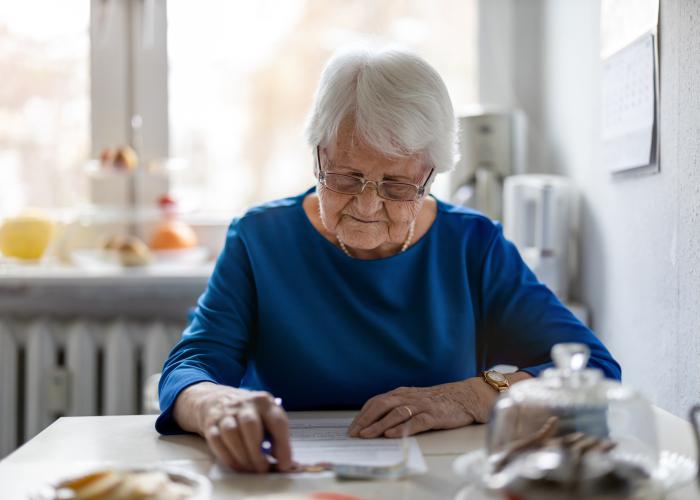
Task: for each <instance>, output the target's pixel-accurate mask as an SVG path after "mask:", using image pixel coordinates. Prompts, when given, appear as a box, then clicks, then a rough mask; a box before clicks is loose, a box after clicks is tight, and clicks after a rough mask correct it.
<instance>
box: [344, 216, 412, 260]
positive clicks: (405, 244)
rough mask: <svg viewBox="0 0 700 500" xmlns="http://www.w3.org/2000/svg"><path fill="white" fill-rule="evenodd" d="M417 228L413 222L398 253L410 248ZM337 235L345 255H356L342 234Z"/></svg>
mask: <svg viewBox="0 0 700 500" xmlns="http://www.w3.org/2000/svg"><path fill="white" fill-rule="evenodd" d="M415 229H416V223H415V222H413V223H411V227H409V228H408V236H406V240H405V241H404V242H403V245H401V250H399V251H398V252H397V254H400V253H403V252H405V251H406V249H407V248H408V245H410V244H411V240H412V239H413V232H414V230H415ZM335 237H336V238H337V239H338V243H339V244H340V248H341V250H342V251H343V252H344V253H345V255H347V256H348V257H350V258H351V259H353V258H354V257H353V256H352V254H351V253H350V251H349V250H348V247H346V246H345V243H344V242H343V240H341V239H340V236H338V235H337V234H336V235H335Z"/></svg>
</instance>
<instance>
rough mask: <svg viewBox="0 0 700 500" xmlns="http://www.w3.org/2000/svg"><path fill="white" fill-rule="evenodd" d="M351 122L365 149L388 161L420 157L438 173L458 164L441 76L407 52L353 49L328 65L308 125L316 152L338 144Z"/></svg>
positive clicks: (452, 122) (451, 114)
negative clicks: (340, 133) (342, 126)
mask: <svg viewBox="0 0 700 500" xmlns="http://www.w3.org/2000/svg"><path fill="white" fill-rule="evenodd" d="M345 118H352V119H353V120H354V122H355V129H356V132H357V133H358V134H359V136H360V137H361V138H362V139H363V140H364V141H365V143H366V144H368V145H369V146H371V147H373V148H374V149H376V150H377V151H380V152H382V153H384V154H386V155H387V156H409V155H412V154H415V153H421V154H422V155H423V159H424V161H425V162H426V163H427V164H428V165H429V166H430V167H432V168H435V171H436V172H447V171H449V170H451V169H452V168H453V167H454V164H455V161H456V159H457V147H456V122H455V116H454V111H453V109H452V102H451V101H450V96H449V94H448V92H447V88H446V87H445V84H444V82H443V81H442V78H440V75H439V74H438V73H437V71H435V69H433V67H432V66H430V65H429V64H428V63H427V62H426V61H425V60H424V59H422V58H421V57H419V56H417V55H415V54H413V53H411V52H408V51H406V50H403V49H397V48H385V49H370V48H350V49H346V50H343V51H341V52H337V53H336V54H335V55H333V57H331V59H330V60H329V61H328V63H327V64H326V67H325V69H324V70H323V73H322V74H321V80H320V82H319V85H318V89H317V91H316V97H315V99H314V104H313V107H312V109H311V113H310V115H309V118H308V121H307V124H306V138H307V141H308V142H309V144H310V145H311V146H312V147H316V146H317V145H320V146H327V145H328V144H329V143H331V142H332V141H334V140H335V139H336V138H337V134H338V130H339V128H340V124H341V122H342V121H343V120H344V119H345Z"/></svg>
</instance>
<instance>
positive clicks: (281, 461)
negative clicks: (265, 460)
mask: <svg viewBox="0 0 700 500" xmlns="http://www.w3.org/2000/svg"><path fill="white" fill-rule="evenodd" d="M260 415H261V416H262V420H263V424H264V425H265V428H266V429H267V431H268V433H269V434H270V437H271V439H272V456H273V457H275V458H276V459H277V468H278V469H279V470H280V471H286V470H291V469H293V468H294V465H295V464H294V461H293V460H292V447H291V445H290V443H289V422H288V421H287V415H286V414H285V413H284V410H283V409H282V408H280V407H279V406H277V405H274V406H271V407H269V408H268V410H267V411H263V412H261V413H260Z"/></svg>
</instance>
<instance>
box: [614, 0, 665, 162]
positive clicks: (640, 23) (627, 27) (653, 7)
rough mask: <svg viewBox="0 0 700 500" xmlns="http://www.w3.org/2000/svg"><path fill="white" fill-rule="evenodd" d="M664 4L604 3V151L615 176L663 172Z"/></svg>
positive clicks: (651, 0) (642, 0) (647, 0)
mask: <svg viewBox="0 0 700 500" xmlns="http://www.w3.org/2000/svg"><path fill="white" fill-rule="evenodd" d="M658 28H659V0H601V11H600V56H601V59H602V76H601V80H602V81H601V84H602V87H601V119H602V120H601V149H602V160H603V164H604V165H605V167H606V168H607V169H608V170H609V171H610V172H612V173H613V174H620V173H624V172H628V171H635V172H638V171H644V172H652V173H653V172H658V171H659V164H660V162H659V147H658V136H659V57H658V53H659V52H658V47H657V46H656V43H657V40H658V38H657V34H658Z"/></svg>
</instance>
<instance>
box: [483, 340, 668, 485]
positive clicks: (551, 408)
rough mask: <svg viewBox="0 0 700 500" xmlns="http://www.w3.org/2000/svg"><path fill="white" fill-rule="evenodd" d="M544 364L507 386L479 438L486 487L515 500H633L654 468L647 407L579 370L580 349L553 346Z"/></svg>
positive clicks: (583, 356)
mask: <svg viewBox="0 0 700 500" xmlns="http://www.w3.org/2000/svg"><path fill="white" fill-rule="evenodd" d="M552 358H553V360H554V363H555V365H556V368H550V369H547V370H545V371H544V372H543V373H542V374H541V375H540V377H538V378H533V379H530V380H525V381H522V382H520V383H518V384H514V385H513V386H512V387H511V388H510V390H509V391H507V392H505V393H504V394H503V395H501V397H500V398H499V399H498V401H497V402H496V404H495V406H494V409H493V412H492V416H491V419H490V421H489V427H488V432H487V467H488V469H489V474H490V477H491V481H490V483H491V487H492V488H496V489H507V490H509V491H513V492H517V493H520V497H521V498H530V497H531V496H532V495H528V493H533V494H534V496H532V498H547V495H545V494H546V493H548V492H549V493H551V494H555V493H556V494H559V495H560V494H561V493H562V490H565V491H568V492H569V494H570V496H571V497H572V498H575V497H576V496H579V495H580V496H593V497H596V496H600V495H606V494H609V495H620V496H633V495H634V494H635V492H638V491H640V490H641V489H644V488H646V487H647V486H648V483H650V481H646V480H647V479H649V478H651V476H652V475H653V473H654V471H655V470H656V469H657V467H658V464H659V446H658V439H657V434H656V427H655V420H654V414H653V410H652V407H651V405H650V404H649V403H648V402H647V401H646V400H645V399H644V398H642V397H641V396H640V395H639V394H638V393H637V392H635V391H634V390H632V389H630V388H629V387H626V386H624V385H622V384H620V383H619V382H617V381H613V380H607V379H604V378H603V376H602V372H601V371H600V370H598V369H593V368H586V366H587V363H588V358H589V350H588V347H587V346H586V345H583V344H558V345H556V346H554V347H553V349H552ZM645 485H647V486H645ZM647 489H648V488H647Z"/></svg>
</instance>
